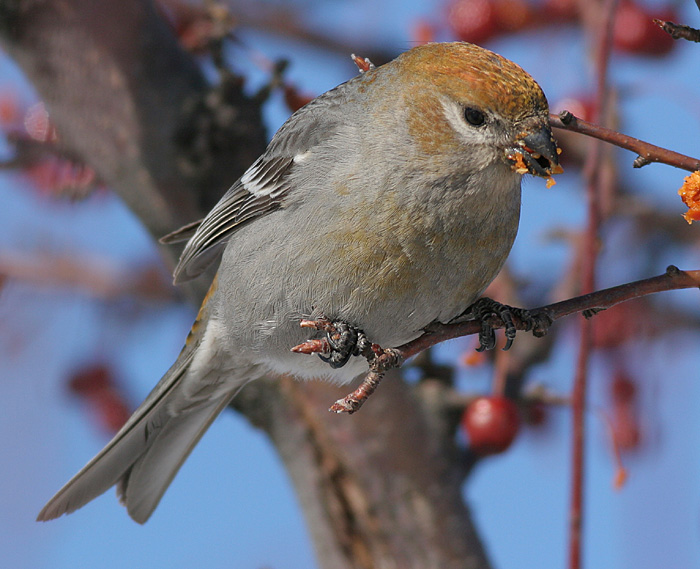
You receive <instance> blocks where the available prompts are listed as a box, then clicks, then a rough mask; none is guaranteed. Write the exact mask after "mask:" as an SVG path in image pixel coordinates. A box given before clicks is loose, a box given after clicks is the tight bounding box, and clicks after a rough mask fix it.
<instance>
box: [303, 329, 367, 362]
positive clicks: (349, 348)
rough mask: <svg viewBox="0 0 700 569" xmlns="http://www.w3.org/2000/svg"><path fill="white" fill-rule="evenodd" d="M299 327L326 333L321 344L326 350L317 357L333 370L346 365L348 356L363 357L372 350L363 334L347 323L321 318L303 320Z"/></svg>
mask: <svg viewBox="0 0 700 569" xmlns="http://www.w3.org/2000/svg"><path fill="white" fill-rule="evenodd" d="M301 326H302V327H304V328H315V329H316V330H321V331H323V332H325V333H326V338H325V340H326V342H324V344H323V345H324V347H325V348H326V349H324V351H323V353H319V354H318V357H319V358H321V359H322V360H323V361H324V362H326V363H327V364H328V365H330V366H331V367H332V368H333V369H338V368H341V367H343V366H344V365H345V364H346V363H348V360H349V359H350V356H360V355H363V354H364V353H365V352H366V351H367V350H368V349H370V350H371V348H372V343H371V342H370V341H369V340H368V339H367V336H366V335H365V333H364V332H363V331H362V330H360V329H359V328H357V327H355V326H352V325H351V324H348V323H347V322H343V321H340V320H337V321H331V320H329V319H328V318H325V317H321V318H318V319H316V320H304V321H302V323H301ZM295 351H302V350H295Z"/></svg>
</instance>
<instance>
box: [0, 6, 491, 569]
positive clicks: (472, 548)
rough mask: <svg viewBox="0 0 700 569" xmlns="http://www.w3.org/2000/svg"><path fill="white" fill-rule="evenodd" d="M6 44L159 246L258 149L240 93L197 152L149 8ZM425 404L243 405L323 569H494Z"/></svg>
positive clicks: (180, 80) (270, 397) (303, 397)
mask: <svg viewBox="0 0 700 569" xmlns="http://www.w3.org/2000/svg"><path fill="white" fill-rule="evenodd" d="M0 40H1V41H2V43H3V46H4V47H5V49H6V50H7V51H8V52H9V53H10V54H11V55H12V57H14V58H15V60H16V61H17V63H18V64H19V65H20V66H21V67H22V69H23V70H24V72H25V73H26V75H27V77H28V78H29V80H30V81H31V82H32V83H33V84H34V86H35V87H36V89H37V91H38V93H39V95H40V97H41V98H42V99H43V100H44V101H45V102H46V104H47V107H48V109H49V111H50V113H51V116H52V118H53V119H54V120H55V123H56V125H57V128H58V132H59V136H60V137H61V143H62V145H63V147H64V149H65V150H66V151H67V152H69V153H71V154H73V155H74V156H75V157H77V158H78V159H80V160H82V161H84V162H85V163H87V164H89V165H91V166H92V167H93V168H94V169H95V170H96V171H97V172H98V173H99V175H100V177H101V178H102V179H103V180H104V181H105V182H107V183H108V184H109V185H110V186H111V187H112V188H113V189H114V190H115V191H116V192H117V193H118V194H119V195H120V196H121V197H122V199H123V200H124V201H125V203H126V204H127V205H128V206H129V207H130V208H131V210H132V211H133V212H134V213H135V214H136V215H137V216H138V217H139V218H140V219H141V220H142V222H143V223H144V225H145V226H146V227H147V228H148V229H149V231H150V232H151V234H152V235H153V236H154V237H158V236H160V235H163V234H165V233H167V232H169V231H171V230H173V229H175V228H177V227H179V226H180V225H181V224H184V223H186V222H189V221H192V220H194V219H197V218H198V217H201V215H202V214H203V213H205V211H206V209H207V208H208V207H210V206H211V205H212V202H213V200H214V199H215V196H216V195H219V194H221V193H222V192H223V191H224V190H225V189H226V187H227V186H228V185H229V184H230V183H231V182H233V181H234V180H235V179H236V178H237V177H238V176H239V175H240V173H241V170H242V168H244V167H245V166H247V165H248V164H249V163H250V162H252V160H253V159H254V158H255V157H256V155H257V154H258V153H259V152H260V151H261V150H262V146H263V140H264V137H263V134H262V133H263V132H264V131H263V127H262V123H261V120H260V113H259V103H258V102H257V101H254V100H248V99H245V98H244V97H243V96H242V93H241V92H240V85H238V86H237V85H236V83H235V82H233V83H229V84H228V85H227V89H228V90H229V93H228V95H227V98H228V101H229V103H230V101H231V100H235V101H238V102H239V103H240V105H239V106H236V105H235V104H234V105H233V106H232V108H234V110H235V112H234V116H235V117H237V120H236V122H235V128H234V127H232V128H231V130H230V133H229V136H228V137H227V136H225V134H226V131H225V129H224V130H223V131H222V130H218V131H216V133H215V134H216V135H217V136H218V137H219V142H217V143H215V144H209V145H208V146H207V145H206V144H205V146H206V148H207V151H206V152H204V153H203V152H202V151H201V144H200V146H199V147H198V148H199V154H197V150H195V151H193V150H192V146H193V145H197V144H199V143H198V142H197V141H199V142H201V140H202V136H204V137H205V138H206V137H207V136H210V135H211V133H212V129H211V125H212V124H213V123H216V121H215V120H214V121H213V123H212V121H209V122H207V120H206V114H207V112H210V111H211V110H212V109H211V105H210V106H209V107H207V104H206V101H208V100H210V99H207V98H206V97H205V95H207V94H209V95H211V93H212V92H214V91H211V90H209V87H208V86H207V85H206V83H205V81H204V80H203V78H202V75H201V73H200V71H199V69H198V67H197V65H196V64H195V62H194V61H193V59H192V58H191V57H190V56H189V55H188V54H187V53H185V52H184V51H183V50H182V49H181V48H180V46H179V45H178V43H177V40H176V38H175V37H174V36H173V34H172V33H171V31H170V29H169V28H168V26H167V25H166V24H165V23H164V22H163V21H162V20H161V17H160V14H159V13H158V11H157V10H156V8H155V7H154V5H153V4H152V3H151V2H150V1H146V0H120V1H119V2H114V1H112V0H23V1H20V0H14V1H9V0H5V1H2V0H0ZM231 91H232V92H233V94H234V96H231ZM218 93H219V94H221V90H219V91H218ZM236 112H237V113H238V114H236ZM197 113H199V115H200V116H197ZM193 116H194V117H195V118H194V120H193ZM202 117H204V118H202ZM201 123H205V124H207V125H209V126H208V127H207V128H208V129H209V130H208V131H207V132H206V133H205V134H204V135H201V132H199V130H198V129H199V127H198V126H196V125H197V124H200V125H201ZM193 125H194V126H193ZM236 129H237V130H236ZM200 130H201V129H200ZM204 130H205V131H206V130H207V129H206V128H205V129H204ZM214 130H216V129H214ZM183 133H184V134H183ZM198 137H199V138H198ZM215 138H216V137H215ZM209 141H210V142H211V136H210V138H209ZM188 145H189V147H188ZM193 155H196V156H199V159H198V160H194V161H193V160H192V159H191V157H192V156H193ZM193 164H195V167H193ZM170 255H171V258H172V256H173V253H172V252H171V253H170ZM204 288H206V286H205V283H204V284H203V285H202V286H201V287H200V288H199V290H198V291H196V292H195V294H196V293H199V292H201V291H202V290H203V289H204ZM300 357H315V356H301V355H300ZM156 379H157V378H154V383H155V380H156ZM417 393H418V390H417V389H416V388H415V387H411V386H409V385H408V384H406V383H404V382H403V381H401V380H400V378H399V377H398V376H395V377H392V378H387V379H386V380H385V381H384V383H383V384H382V386H381V388H380V389H379V390H378V392H377V393H376V394H375V395H374V396H373V397H372V400H371V401H370V402H369V403H368V404H367V405H366V406H365V407H364V408H363V409H362V411H361V412H360V413H358V414H356V415H352V416H338V415H333V414H330V413H328V411H327V408H328V406H329V404H330V403H332V402H333V401H335V399H337V398H338V397H339V396H340V395H341V393H340V392H339V391H338V388H337V387H335V386H331V385H327V384H322V383H317V382H308V383H299V382H296V381H294V380H291V379H289V378H281V380H266V381H259V382H255V383H253V384H251V385H250V386H249V387H248V388H246V390H244V392H243V393H241V395H240V396H239V397H238V398H237V400H236V403H235V405H236V408H237V409H238V410H239V411H241V412H242V413H244V414H245V415H246V416H247V417H248V418H249V419H250V420H251V421H252V422H253V424H255V425H257V426H259V427H260V428H262V429H264V430H265V431H266V432H267V433H268V435H269V436H270V438H271V440H272V441H273V443H274V444H275V446H276V447H277V449H278V451H279V453H280V455H281V457H282V459H283V460H284V463H285V465H286V467H287V469H288V472H289V474H290V476H291V478H292V480H293V482H294V485H295V487H296V490H297V492H298V494H299V497H300V501H301V504H302V507H303V509H304V513H305V516H306V519H307V521H308V524H309V527H310V530H311V535H312V538H313V540H314V544H315V547H316V551H317V553H318V560H319V565H320V566H321V567H323V568H324V569H349V568H353V569H369V568H374V569H380V568H381V569H384V568H401V569H403V568H407V569H409V568H415V569H418V568H420V569H430V568H435V569H438V568H439V569H450V568H455V569H457V568H464V569H467V568H469V569H471V568H474V569H476V568H487V567H489V564H488V561H487V558H486V555H485V553H484V550H483V548H482V546H481V543H480V540H479V538H478V535H477V533H476V531H475V528H474V527H473V524H472V521H471V518H470V515H469V511H468V509H467V507H466V506H465V504H464V503H463V500H462V495H461V485H462V480H463V476H464V472H463V469H462V466H461V464H460V460H459V457H458V454H459V453H458V452H457V450H456V448H455V447H454V442H453V438H454V437H453V431H452V430H451V429H449V428H443V427H440V428H436V425H443V426H444V423H443V422H441V421H436V420H435V419H436V417H435V416H431V412H430V411H428V407H426V406H425V405H424V404H423V402H422V398H420V397H418V396H417Z"/></svg>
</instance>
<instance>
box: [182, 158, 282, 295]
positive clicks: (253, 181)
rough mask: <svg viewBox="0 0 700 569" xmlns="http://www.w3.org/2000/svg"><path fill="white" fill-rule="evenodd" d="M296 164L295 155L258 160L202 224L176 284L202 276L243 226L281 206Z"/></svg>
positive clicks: (184, 252)
mask: <svg viewBox="0 0 700 569" xmlns="http://www.w3.org/2000/svg"><path fill="white" fill-rule="evenodd" d="M293 165H294V157H292V156H290V157H274V158H268V157H267V156H266V155H263V156H261V157H260V158H258V160H257V161H256V162H255V163H254V164H253V165H252V166H251V167H250V168H249V169H248V170H247V171H246V173H245V174H244V175H243V176H242V177H241V179H240V180H238V181H237V182H236V183H235V184H234V185H233V187H231V189H230V190H229V191H228V192H226V194H225V195H224V197H223V198H222V199H221V201H219V203H218V204H216V206H215V207H214V209H213V210H211V212H210V213H209V215H207V216H206V217H205V218H204V219H203V220H202V221H201V223H199V225H198V227H197V229H196V231H195V233H194V235H193V236H192V237H191V239H190V240H189V242H188V243H187V246H186V247H185V250H184V251H183V252H182V255H181V256H180V261H179V262H178V264H177V267H176V268H175V272H174V274H173V276H174V281H175V283H176V284H177V283H181V282H185V281H187V280H190V279H193V278H195V277H197V276H199V275H200V274H201V273H202V272H203V271H204V270H205V269H206V268H207V267H208V266H209V265H210V264H211V263H212V262H213V261H214V260H215V259H216V258H217V257H218V256H219V255H220V254H221V252H222V251H223V248H224V246H225V245H226V242H227V241H228V238H229V237H230V236H231V234H232V233H233V232H234V231H235V230H236V229H238V228H239V227H240V226H241V225H243V224H244V223H246V222H248V221H251V220H253V219H255V218H256V217H260V216H262V215H265V214H266V213H269V212H271V211H274V210H275V209H277V208H279V207H280V206H281V204H282V202H283V199H284V197H285V196H286V195H287V194H288V192H289V190H290V186H289V185H288V184H287V178H288V176H289V172H290V170H291V168H292V166H293ZM179 231H185V228H183V230H179ZM177 233H178V232H176V234H177ZM171 235H172V234H171Z"/></svg>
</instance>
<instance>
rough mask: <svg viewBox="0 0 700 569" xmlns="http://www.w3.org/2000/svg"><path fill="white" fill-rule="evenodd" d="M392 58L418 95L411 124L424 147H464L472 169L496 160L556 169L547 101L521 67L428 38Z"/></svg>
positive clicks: (526, 168) (529, 169)
mask: <svg viewBox="0 0 700 569" xmlns="http://www.w3.org/2000/svg"><path fill="white" fill-rule="evenodd" d="M397 62H399V63H400V66H401V68H400V69H401V71H400V73H401V74H402V75H403V76H404V77H406V78H407V79H406V80H407V81H408V82H409V91H410V92H411V93H412V96H413V97H414V98H415V101H414V105H413V111H412V115H410V116H409V120H408V122H409V129H410V130H411V131H412V132H411V134H412V136H413V138H414V139H416V140H417V141H418V143H419V144H420V145H422V147H423V149H424V150H425V151H426V152H434V153H438V152H444V153H446V154H449V153H452V154H454V151H456V150H458V151H460V152H461V153H462V155H463V156H464V155H465V151H466V152H467V153H468V154H466V155H467V156H468V157H469V160H470V161H471V162H472V163H473V166H475V167H486V166H488V165H491V164H493V163H494V162H501V163H503V164H507V165H508V166H510V167H511V168H512V169H513V170H514V171H516V172H518V173H519V174H525V173H530V174H532V175H535V176H541V177H544V178H549V177H550V176H551V175H552V174H556V173H559V172H561V167H560V166H559V159H558V153H559V149H558V147H557V143H556V141H555V140H554V137H553V136H552V131H551V128H550V126H549V106H548V104H547V99H546V97H545V95H544V93H543V92H542V89H541V88H540V86H539V85H538V84H537V82H536V81H535V80H534V79H533V78H532V77H531V76H530V75H529V74H528V73H526V72H525V71H524V70H523V69H522V68H521V67H520V66H518V65H516V64H515V63H513V62H512V61H509V60H507V59H505V58H504V57H501V56H500V55H497V54H495V53H493V52H491V51H488V50H486V49H483V48H481V47H479V46H476V45H473V44H469V43H463V42H455V43H435V44H426V45H424V46H420V47H417V48H414V49H412V50H411V51H409V52H406V53H405V54H403V55H402V56H401V57H400V58H399V59H398V60H397Z"/></svg>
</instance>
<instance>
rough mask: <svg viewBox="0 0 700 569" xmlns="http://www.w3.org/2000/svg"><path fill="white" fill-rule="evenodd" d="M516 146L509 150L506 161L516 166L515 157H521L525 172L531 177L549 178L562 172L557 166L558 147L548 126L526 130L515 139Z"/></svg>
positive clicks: (516, 159) (516, 160)
mask: <svg viewBox="0 0 700 569" xmlns="http://www.w3.org/2000/svg"><path fill="white" fill-rule="evenodd" d="M516 145H517V146H515V147H514V148H511V149H510V150H509V153H508V159H509V160H511V161H512V162H514V163H515V164H516V166H517V165H518V163H519V161H518V156H517V155H520V156H522V162H523V163H524V164H525V168H526V170H527V172H529V173H530V174H532V175H533V176H541V177H542V178H549V177H550V176H551V175H552V174H560V173H561V172H563V171H564V170H563V169H562V167H561V166H560V165H559V152H560V151H559V147H558V146H557V142H556V141H555V140H554V136H552V129H551V128H550V127H549V125H548V124H545V125H541V124H540V125H539V126H537V127H535V128H534V129H532V130H529V129H528V131H526V132H525V133H523V134H522V135H520V136H519V137H518V138H517V139H516ZM521 167H522V166H521ZM521 173H523V174H524V173H525V172H521Z"/></svg>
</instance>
